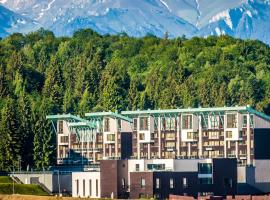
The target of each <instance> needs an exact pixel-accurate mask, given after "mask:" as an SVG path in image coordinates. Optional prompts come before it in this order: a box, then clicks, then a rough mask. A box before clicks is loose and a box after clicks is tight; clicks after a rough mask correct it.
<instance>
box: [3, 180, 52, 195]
mask: <svg viewBox="0 0 270 200" xmlns="http://www.w3.org/2000/svg"><path fill="white" fill-rule="evenodd" d="M14 193H15V194H29V195H40V196H45V195H48V193H47V192H45V191H44V190H43V189H42V188H41V187H40V186H39V185H24V184H14ZM0 194H13V184H12V183H0Z"/></svg>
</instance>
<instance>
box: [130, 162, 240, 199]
mask: <svg viewBox="0 0 270 200" xmlns="http://www.w3.org/2000/svg"><path fill="white" fill-rule="evenodd" d="M179 164H182V162H181V163H179ZM194 164H197V166H198V167H197V170H196V171H195V170H194V168H193V167H191V166H190V163H188V162H187V163H186V166H179V167H178V166H176V165H178V163H177V160H176V162H174V167H175V168H174V169H172V170H174V171H165V170H162V169H161V170H160V169H158V170H152V171H150V170H147V171H135V172H130V198H132V199H137V198H151V197H155V198H158V199H166V198H168V197H169V195H170V194H174V195H187V196H194V197H197V196H198V195H199V196H201V195H209V194H211V195H220V196H226V195H235V194H236V193H237V161H236V159H212V160H211V159H210V160H209V159H207V160H197V162H196V161H195V162H193V163H192V165H194ZM158 165H160V164H158ZM156 166H157V165H156ZM189 167H190V169H189ZM178 168H179V169H178Z"/></svg>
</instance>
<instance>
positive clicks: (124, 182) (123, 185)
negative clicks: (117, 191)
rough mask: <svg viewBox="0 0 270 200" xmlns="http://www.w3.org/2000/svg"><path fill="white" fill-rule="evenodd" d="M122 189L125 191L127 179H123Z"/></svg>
mask: <svg viewBox="0 0 270 200" xmlns="http://www.w3.org/2000/svg"><path fill="white" fill-rule="evenodd" d="M121 182H122V188H123V189H124V188H125V187H126V181H125V179H124V178H122V181H121Z"/></svg>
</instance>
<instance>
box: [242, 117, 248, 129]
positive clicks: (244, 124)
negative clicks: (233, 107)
mask: <svg viewBox="0 0 270 200" xmlns="http://www.w3.org/2000/svg"><path fill="white" fill-rule="evenodd" d="M242 122H243V128H246V127H247V115H243V116H242Z"/></svg>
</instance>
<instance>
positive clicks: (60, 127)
mask: <svg viewBox="0 0 270 200" xmlns="http://www.w3.org/2000/svg"><path fill="white" fill-rule="evenodd" d="M58 126H59V127H58V133H59V134H62V133H63V131H64V127H63V121H59V123H58Z"/></svg>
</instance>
